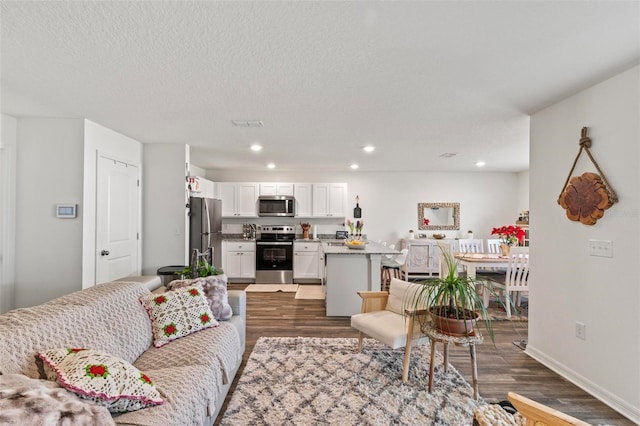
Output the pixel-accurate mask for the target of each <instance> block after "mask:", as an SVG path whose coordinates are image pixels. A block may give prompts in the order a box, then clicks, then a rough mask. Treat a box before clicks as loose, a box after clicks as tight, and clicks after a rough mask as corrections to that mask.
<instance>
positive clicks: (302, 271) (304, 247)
mask: <svg viewBox="0 0 640 426" xmlns="http://www.w3.org/2000/svg"><path fill="white" fill-rule="evenodd" d="M321 258H322V259H323V260H324V258H323V256H322V249H321V244H320V242H319V241H304V240H303V241H294V243H293V279H294V280H296V279H314V280H319V279H321V278H322V273H323V272H324V267H323V268H322V269H321V268H320V260H321ZM322 264H323V266H324V261H323V262H322Z"/></svg>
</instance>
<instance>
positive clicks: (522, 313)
mask: <svg viewBox="0 0 640 426" xmlns="http://www.w3.org/2000/svg"><path fill="white" fill-rule="evenodd" d="M488 312H489V315H491V319H493V320H494V321H529V302H528V301H527V300H524V301H523V302H522V305H521V306H517V307H516V308H515V309H514V307H513V306H512V307H511V318H507V311H505V309H504V306H502V304H501V303H500V302H497V301H495V300H493V299H491V300H490V301H489V308H488Z"/></svg>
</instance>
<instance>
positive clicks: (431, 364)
mask: <svg viewBox="0 0 640 426" xmlns="http://www.w3.org/2000/svg"><path fill="white" fill-rule="evenodd" d="M429 340H430V341H431V361H430V362H429V393H431V390H432V389H433V368H434V365H435V363H436V341H435V340H434V339H429Z"/></svg>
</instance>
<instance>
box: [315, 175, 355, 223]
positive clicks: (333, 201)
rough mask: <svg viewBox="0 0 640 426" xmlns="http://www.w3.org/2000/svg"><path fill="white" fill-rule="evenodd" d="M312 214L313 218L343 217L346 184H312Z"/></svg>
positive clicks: (345, 210)
mask: <svg viewBox="0 0 640 426" xmlns="http://www.w3.org/2000/svg"><path fill="white" fill-rule="evenodd" d="M312 213H313V214H312V216H314V217H345V216H346V215H347V184H346V183H314V184H313V203H312Z"/></svg>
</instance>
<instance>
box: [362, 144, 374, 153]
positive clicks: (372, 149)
mask: <svg viewBox="0 0 640 426" xmlns="http://www.w3.org/2000/svg"><path fill="white" fill-rule="evenodd" d="M362 149H363V151H364V152H373V151H375V149H376V147H375V146H371V145H367V146H365V147H364V148H362Z"/></svg>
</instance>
